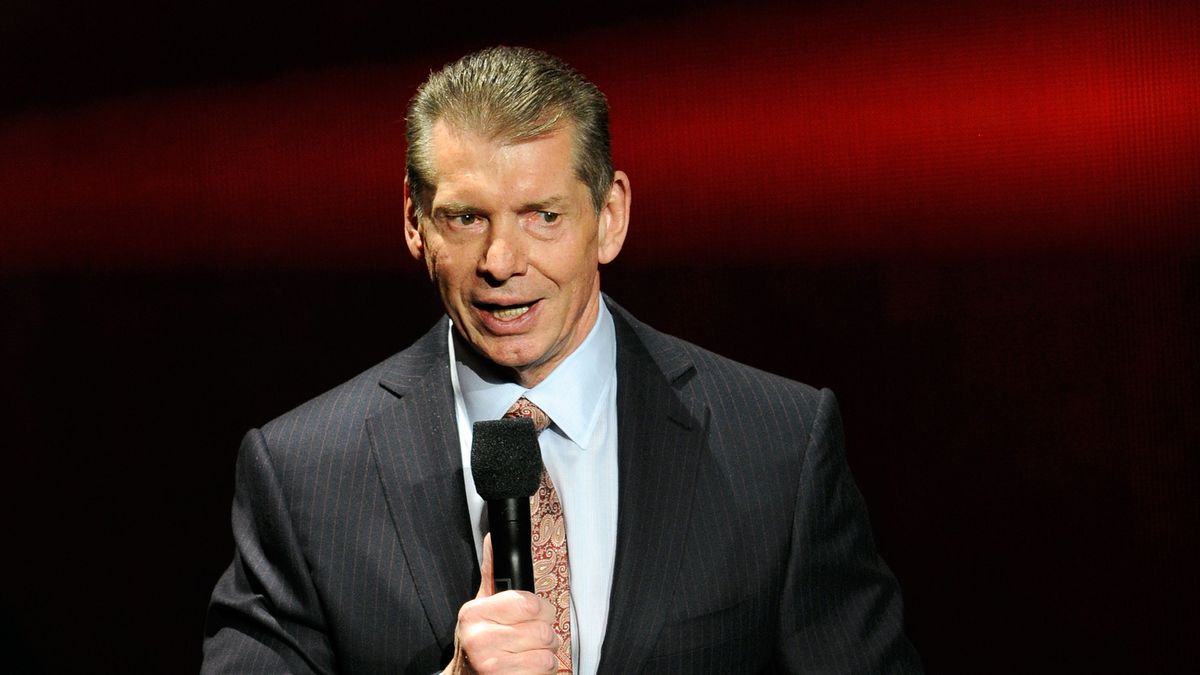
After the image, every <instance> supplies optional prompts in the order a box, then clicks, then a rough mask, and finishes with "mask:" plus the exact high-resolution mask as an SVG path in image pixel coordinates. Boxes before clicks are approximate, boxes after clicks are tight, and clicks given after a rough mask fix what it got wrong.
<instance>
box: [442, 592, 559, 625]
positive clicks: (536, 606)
mask: <svg viewBox="0 0 1200 675" xmlns="http://www.w3.org/2000/svg"><path fill="white" fill-rule="evenodd" d="M547 605H548V603H546V601H545V600H543V599H541V598H539V597H538V596H536V595H534V594H533V593H529V592H527V591H500V592H499V593H497V594H495V595H490V596H486V597H482V598H476V599H474V600H471V601H468V602H467V603H466V604H465V605H463V606H462V607H461V608H459V611H458V620H459V623H474V622H487V623H498V624H501V625H505V626H513V625H516V624H519V623H525V622H527V621H541V622H542V623H546V624H552V623H553V622H554V610H553V608H551V607H548V606H547Z"/></svg>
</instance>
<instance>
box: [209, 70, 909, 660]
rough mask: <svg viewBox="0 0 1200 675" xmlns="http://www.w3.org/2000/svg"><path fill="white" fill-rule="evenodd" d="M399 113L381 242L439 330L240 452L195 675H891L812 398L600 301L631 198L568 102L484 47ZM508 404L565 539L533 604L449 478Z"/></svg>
mask: <svg viewBox="0 0 1200 675" xmlns="http://www.w3.org/2000/svg"><path fill="white" fill-rule="evenodd" d="M408 124H409V127H408V146H409V151H408V175H407V178H406V181H405V210H406V214H405V215H406V220H405V228H404V230H405V239H406V241H407V244H408V248H409V250H410V252H411V253H412V255H413V256H414V257H415V258H417V259H418V260H421V261H423V262H424V263H425V265H426V266H427V268H428V271H429V275H430V278H431V279H432V280H433V282H434V284H435V285H436V286H437V288H438V291H439V293H440V295H441V299H442V302H443V304H444V306H445V308H446V313H447V315H448V320H443V321H442V322H440V323H439V324H438V325H436V326H435V327H434V328H433V329H432V330H431V331H430V332H429V333H428V334H427V335H426V336H425V337H423V338H421V339H420V340H418V341H417V342H416V343H415V344H413V345H412V346H411V347H409V348H408V349H406V350H405V351H403V352H401V353H399V354H397V355H396V356H394V357H392V358H391V359H389V360H387V361H385V362H384V363H382V364H380V365H378V366H376V367H375V368H373V369H371V370H370V371H368V372H366V373H364V374H362V375H360V376H358V377H357V378H355V379H353V380H351V381H349V382H348V383H346V384H344V385H342V386H341V387H338V388H337V389H334V390H333V391H331V392H328V393H326V394H324V395H323V396H321V397H318V398H316V399H314V400H313V401H310V402H308V403H306V404H304V405H303V406H301V407H299V408H297V409H296V410H293V411H292V412H290V413H288V414H286V415H284V416H282V417H280V418H278V419H276V420H275V421H273V422H271V423H269V424H268V425H266V426H264V427H263V428H262V430H261V431H259V430H256V431H252V432H251V433H249V434H248V435H247V436H246V439H245V440H244V441H243V445H242V449H241V454H240V457H239V460H238V470H237V490H236V497H235V501H234V509H233V528H234V537H235V541H236V551H235V555H234V561H233V564H232V565H231V566H230V568H229V570H228V571H227V572H226V574H225V575H224V576H223V577H222V579H221V581H220V582H219V583H218V585H217V587H216V589H215V591H214V592H213V598H212V604H211V607H210V611H209V618H208V626H207V639H206V641H205V672H303V673H308V672H316V673H333V672H342V673H364V672H412V673H432V672H436V671H438V670H441V669H445V670H446V671H448V672H572V671H574V672H579V673H593V672H607V673H631V672H676V673H737V672H821V673H882V672H888V673H891V672H916V671H919V664H918V661H917V658H916V655H915V653H914V652H913V650H912V648H911V646H910V645H909V644H908V642H907V641H906V640H905V638H904V636H903V631H902V627H901V626H902V619H901V614H902V611H901V606H900V599H899V593H898V590H897V588H896V584H895V581H894V579H893V578H892V576H891V574H890V573H889V572H888V570H887V568H886V566H885V565H884V564H883V563H882V561H880V560H879V558H878V556H877V555H876V553H875V550H874V546H873V544H872V541H871V535H870V529H869V526H868V524H867V520H866V515H865V513H864V510H863V506H862V503H861V498H860V497H859V494H858V492H857V490H856V488H855V487H854V484H853V481H852V479H851V477H850V474H849V472H848V469H847V467H846V465H845V460H844V456H843V450H842V446H841V426H840V424H841V423H840V419H839V417H838V412H837V405H836V402H835V401H834V399H833V396H832V394H830V393H829V392H828V391H825V392H819V391H816V390H814V389H811V388H809V387H807V386H805V385H801V384H798V383H795V382H790V381H787V380H784V379H782V378H779V377H776V376H772V375H769V374H766V373H762V372H759V371H755V370H753V369H751V368H748V367H746V366H742V365H739V364H736V363H733V362H731V361H728V360H726V359H723V358H721V357H718V356H716V355H714V354H711V353H709V352H706V351H704V350H702V349H699V348H697V347H695V346H693V345H690V344H687V343H685V342H682V341H679V340H676V339H674V338H671V337H668V336H665V335H663V334H660V333H658V332H656V331H654V330H652V329H650V328H649V327H647V326H645V325H644V324H642V323H640V322H638V321H637V320H636V319H634V318H633V317H631V316H630V315H629V314H628V313H626V312H625V311H624V310H622V309H621V308H620V307H619V306H617V305H616V304H615V303H613V302H612V300H610V299H608V298H606V297H605V296H603V295H602V294H601V293H600V277H599V266H600V265H601V264H605V263H608V262H609V261H611V260H613V259H614V258H615V257H616V256H617V254H618V253H619V252H620V250H621V247H622V244H623V242H624V239H625V235H626V231H627V226H628V222H629V207H630V183H629V178H628V177H627V176H626V175H625V174H624V173H623V172H621V171H614V170H613V168H612V163H611V159H610V153H609V137H608V109H607V104H606V102H605V100H604V97H603V95H602V94H601V93H600V92H599V91H598V90H597V89H596V88H595V86H594V85H592V84H591V83H590V82H588V81H587V80H585V79H584V78H583V77H582V76H580V75H579V74H578V73H576V72H575V71H573V70H572V69H570V68H569V67H568V66H566V65H565V64H563V63H561V62H559V61H558V60H556V59H554V58H553V57H550V56H548V55H546V54H542V53H539V52H534V51H531V50H524V49H509V48H496V49H490V50H485V51H483V52H479V53H476V54H472V55H469V56H467V57H464V58H463V59H461V60H460V61H458V62H456V63H454V64H451V65H449V66H447V67H446V68H445V69H443V70H442V71H440V72H438V73H435V74H433V75H431V77H430V79H429V80H428V81H427V82H426V83H425V84H424V85H423V86H422V87H421V89H420V90H419V91H418V93H417V95H416V96H415V97H414V99H413V102H412V105H411V107H410V111H409V116H408ZM514 412H522V414H534V415H538V416H540V415H543V414H544V415H545V417H544V418H542V420H543V422H544V423H545V424H546V425H548V426H547V427H546V428H545V430H544V431H541V433H540V437H539V443H540V445H541V449H542V456H543V461H544V463H545V467H546V471H545V476H544V477H543V483H542V487H541V488H539V492H538V495H539V497H538V498H537V499H536V500H534V501H536V502H537V503H538V506H537V507H536V508H535V509H534V513H535V516H534V520H535V523H534V525H535V528H536V527H537V526H538V524H539V523H540V524H541V525H542V527H543V528H544V529H545V528H549V529H548V530H547V531H552V532H553V533H556V535H557V540H558V542H557V543H559V544H562V545H563V546H564V547H565V550H564V551H563V552H562V556H563V557H562V558H561V560H562V561H563V563H564V564H563V565H562V566H561V568H558V571H560V572H561V573H562V574H561V577H558V578H554V579H551V578H550V576H548V575H547V574H546V571H545V570H539V572H540V573H541V576H539V578H538V588H539V593H538V594H532V593H525V592H521V591H504V592H500V593H496V592H495V589H494V588H493V585H492V580H491V565H490V555H491V554H490V544H489V541H488V540H487V539H486V538H485V537H484V526H485V523H484V519H483V513H484V509H483V502H482V500H481V499H480V497H479V496H478V495H477V494H476V493H475V489H474V477H473V476H472V475H471V471H470V460H469V449H470V446H471V434H472V427H471V425H472V423H473V422H476V421H480V420H487V419H496V418H499V417H502V416H505V415H506V414H512V413H514ZM543 488H546V489H547V490H549V492H545V493H543V491H542V489H543ZM546 495H552V496H549V497H546ZM547 505H550V507H547ZM543 508H549V509H550V512H552V513H553V516H549V515H544V513H545V512H543V511H542V509H543ZM539 513H543V515H538V514H539ZM544 518H550V520H545V519H544ZM538 538H539V537H538V535H535V539H538ZM541 539H543V540H546V539H555V537H552V536H546V537H541ZM535 546H536V544H535ZM554 560H555V561H558V560H560V558H554ZM568 560H569V563H567V561H568ZM543 581H547V582H548V584H556V583H561V587H557V586H556V587H555V588H559V589H560V590H561V591H562V592H561V593H560V592H558V591H554V592H542V590H543ZM548 587H549V586H547V588H548Z"/></svg>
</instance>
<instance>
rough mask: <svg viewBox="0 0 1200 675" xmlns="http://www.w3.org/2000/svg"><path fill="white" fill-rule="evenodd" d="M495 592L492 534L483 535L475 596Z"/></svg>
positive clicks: (483, 595) (488, 594)
mask: <svg viewBox="0 0 1200 675" xmlns="http://www.w3.org/2000/svg"><path fill="white" fill-rule="evenodd" d="M495 593H496V582H495V580H494V579H493V578H492V534H491V533H490V532H489V533H488V534H485V535H483V562H481V563H480V564H479V592H478V593H476V594H475V597H476V598H486V597H488V596H490V595H494V594H495Z"/></svg>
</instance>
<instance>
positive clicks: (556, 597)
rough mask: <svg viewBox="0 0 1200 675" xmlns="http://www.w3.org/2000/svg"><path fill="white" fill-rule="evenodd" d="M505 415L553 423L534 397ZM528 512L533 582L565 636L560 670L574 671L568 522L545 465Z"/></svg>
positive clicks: (556, 629)
mask: <svg viewBox="0 0 1200 675" xmlns="http://www.w3.org/2000/svg"><path fill="white" fill-rule="evenodd" d="M504 416H505V417H528V418H529V419H531V420H533V426H534V427H535V428H536V429H537V430H538V433H541V432H542V431H543V430H544V429H545V428H546V427H548V426H550V418H549V417H548V416H547V415H546V413H544V412H542V409H541V408H539V407H537V406H536V405H534V404H533V402H532V401H530V400H529V399H527V398H525V397H524V396H522V397H521V398H519V399H517V402H516V403H514V404H512V407H511V408H509V409H508V412H506V413H504ZM529 514H530V520H531V525H532V530H533V584H534V589H535V590H536V592H537V594H538V595H540V596H541V597H543V598H545V599H546V600H547V601H548V602H549V603H550V606H551V607H553V608H554V613H555V617H554V632H555V633H558V636H559V637H561V638H562V646H560V647H559V648H558V654H557V656H558V669H557V672H559V673H570V672H571V586H570V572H571V569H570V565H569V564H568V560H567V523H566V521H565V520H564V519H563V510H562V502H560V501H559V500H558V492H557V491H556V490H555V489H554V483H553V482H551V480H550V474H548V473H546V468H545V467H542V480H541V483H540V484H538V489H537V492H535V493H534V494H533V496H531V497H530V498H529Z"/></svg>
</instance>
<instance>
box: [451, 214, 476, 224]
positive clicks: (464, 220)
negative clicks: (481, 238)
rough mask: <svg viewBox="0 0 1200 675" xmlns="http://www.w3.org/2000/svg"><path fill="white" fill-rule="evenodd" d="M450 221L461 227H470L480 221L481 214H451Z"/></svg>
mask: <svg viewBox="0 0 1200 675" xmlns="http://www.w3.org/2000/svg"><path fill="white" fill-rule="evenodd" d="M450 222H451V223H452V224H454V225H458V226H460V227H470V226H471V225H474V224H475V223H478V222H479V216H477V215H475V214H474V213H460V214H458V215H457V216H450Z"/></svg>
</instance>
